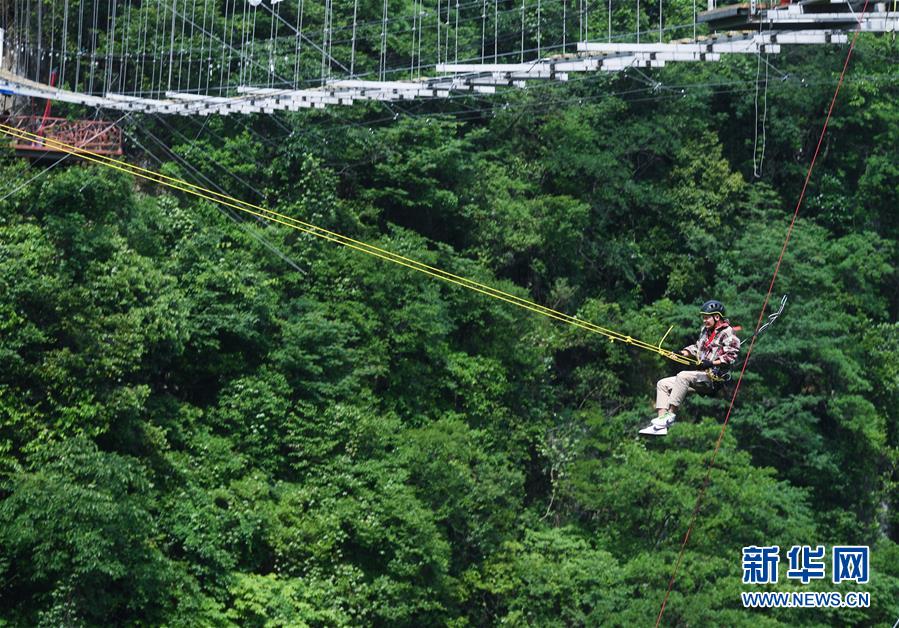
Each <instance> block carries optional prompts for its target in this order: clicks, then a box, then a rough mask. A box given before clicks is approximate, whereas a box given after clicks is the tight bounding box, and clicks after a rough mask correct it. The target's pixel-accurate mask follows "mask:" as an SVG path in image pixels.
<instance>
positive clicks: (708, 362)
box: [699, 359, 714, 369]
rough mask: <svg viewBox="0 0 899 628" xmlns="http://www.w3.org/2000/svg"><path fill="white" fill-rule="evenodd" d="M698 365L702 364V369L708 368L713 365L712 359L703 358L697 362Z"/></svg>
mask: <svg viewBox="0 0 899 628" xmlns="http://www.w3.org/2000/svg"><path fill="white" fill-rule="evenodd" d="M699 365H700V366H702V368H704V369H710V368H712V367H713V366H714V364H712V361H711V360H708V359H706V360H703V361H702V362H700V363H699Z"/></svg>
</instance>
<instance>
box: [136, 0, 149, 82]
mask: <svg viewBox="0 0 899 628" xmlns="http://www.w3.org/2000/svg"><path fill="white" fill-rule="evenodd" d="M140 12H141V13H142V14H143V15H144V26H143V28H141V33H140V38H141V39H142V41H141V44H140V69H139V70H138V71H137V72H136V75H135V77H134V93H135V94H140V93H142V92H143V89H142V88H143V84H144V68H145V67H146V63H147V36H148V34H149V32H150V9H149V8H147V7H146V6H144V5H143V4H141V7H140ZM138 19H140V18H139V17H138Z"/></svg>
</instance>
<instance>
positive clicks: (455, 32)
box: [453, 0, 523, 63]
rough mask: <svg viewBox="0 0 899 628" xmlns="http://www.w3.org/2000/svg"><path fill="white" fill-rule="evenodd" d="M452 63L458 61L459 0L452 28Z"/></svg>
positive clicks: (457, 0)
mask: <svg viewBox="0 0 899 628" xmlns="http://www.w3.org/2000/svg"><path fill="white" fill-rule="evenodd" d="M522 1H523V0H522ZM453 63H459V0H456V27H455V28H454V29H453Z"/></svg>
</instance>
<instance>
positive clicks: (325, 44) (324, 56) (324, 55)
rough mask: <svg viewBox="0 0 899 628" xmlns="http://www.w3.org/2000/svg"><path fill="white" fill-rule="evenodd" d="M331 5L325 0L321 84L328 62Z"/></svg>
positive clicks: (323, 80) (329, 1)
mask: <svg viewBox="0 0 899 628" xmlns="http://www.w3.org/2000/svg"><path fill="white" fill-rule="evenodd" d="M330 6H331V0H325V13H324V16H323V17H322V66H321V75H320V76H321V84H322V85H324V84H325V66H326V65H327V63H328V15H329V13H330V11H329V10H328V9H329V7H330Z"/></svg>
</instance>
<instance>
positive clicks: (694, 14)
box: [693, 0, 696, 41]
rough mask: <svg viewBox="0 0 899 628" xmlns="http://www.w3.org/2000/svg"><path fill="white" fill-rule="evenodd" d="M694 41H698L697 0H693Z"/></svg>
mask: <svg viewBox="0 0 899 628" xmlns="http://www.w3.org/2000/svg"><path fill="white" fill-rule="evenodd" d="M693 40H694V41H695V40H696V0H693Z"/></svg>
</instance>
